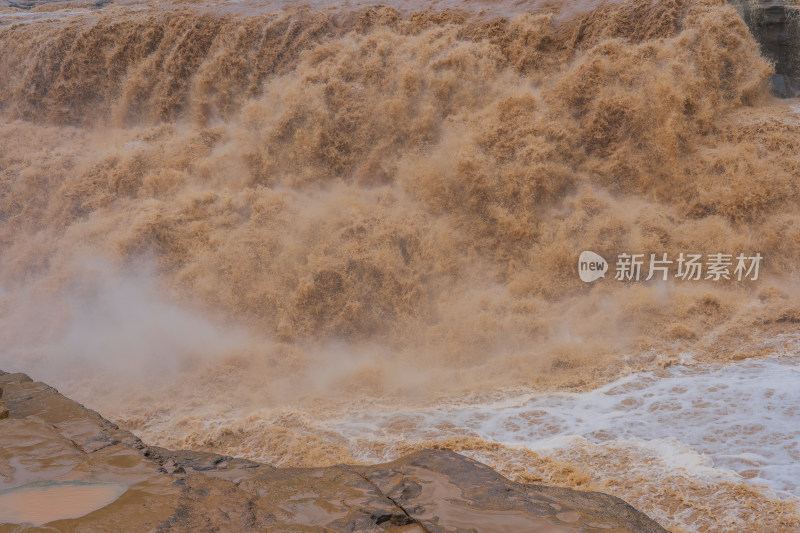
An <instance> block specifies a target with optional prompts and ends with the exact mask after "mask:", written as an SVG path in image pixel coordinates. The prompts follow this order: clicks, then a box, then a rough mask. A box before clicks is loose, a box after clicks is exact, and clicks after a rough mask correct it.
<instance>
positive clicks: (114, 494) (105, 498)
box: [0, 482, 128, 526]
mask: <svg viewBox="0 0 800 533" xmlns="http://www.w3.org/2000/svg"><path fill="white" fill-rule="evenodd" d="M126 490H128V488H127V486H126V485H123V484H121V483H80V482H63V483H58V482H47V483H33V484H30V485H24V486H22V487H18V488H15V489H9V490H5V491H0V524H4V523H11V524H33V525H37V526H38V525H42V524H47V523H49V522H54V521H56V520H65V519H70V518H80V517H81V516H84V515H87V514H89V513H91V512H92V511H96V510H98V509H102V508H103V507H105V506H106V505H109V504H111V503H113V502H114V501H115V500H116V499H117V498H119V497H120V496H122V495H123V494H124V493H125V491H126Z"/></svg>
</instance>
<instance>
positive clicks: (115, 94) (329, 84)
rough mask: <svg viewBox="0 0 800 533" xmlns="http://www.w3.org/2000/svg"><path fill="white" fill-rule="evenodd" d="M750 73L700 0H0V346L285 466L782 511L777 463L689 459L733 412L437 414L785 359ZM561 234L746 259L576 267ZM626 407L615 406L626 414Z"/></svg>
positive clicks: (684, 519)
mask: <svg viewBox="0 0 800 533" xmlns="http://www.w3.org/2000/svg"><path fill="white" fill-rule="evenodd" d="M770 72H771V71H770V65H769V63H768V62H767V61H766V60H765V59H764V58H763V57H761V55H760V54H759V47H758V44H757V43H756V42H755V41H754V40H753V38H752V37H751V34H750V33H749V31H748V28H747V26H746V25H745V23H744V22H743V21H742V19H741V18H740V17H739V15H738V14H737V12H736V10H735V9H734V8H733V7H731V6H730V5H728V4H727V3H725V2H717V1H707V0H699V1H692V0H688V1H672V0H657V1H655V2H651V1H649V0H648V1H637V0H633V1H624V2H617V3H607V4H599V3H594V4H593V3H583V4H564V5H560V4H557V3H555V4H550V3H537V2H528V3H522V4H513V3H507V4H503V3H497V4H495V3H490V2H469V3H463V4H461V3H453V2H451V3H438V4H436V3H434V4H426V3H424V2H419V3H414V4H410V3H405V2H403V3H397V5H395V6H391V5H390V6H370V5H368V4H367V3H355V4H348V5H346V6H341V5H336V4H335V3H327V2H320V3H315V4H310V5H302V6H300V5H296V4H294V3H291V2H283V3H280V2H277V3H274V4H266V5H265V4H261V3H259V4H255V3H253V4H248V3H242V2H213V3H185V4H180V3H176V4H165V3H157V4H154V3H148V2H128V3H115V4H110V5H107V6H106V7H104V8H102V9H98V8H97V7H96V6H93V5H82V4H79V3H74V4H53V5H49V4H46V5H43V6H40V7H37V8H35V9H33V10H31V11H21V10H18V9H12V8H8V9H0V117H2V119H1V120H0V180H1V182H0V183H2V185H0V339H2V340H0V346H1V347H2V348H0V368H3V369H4V370H20V371H25V372H27V373H29V374H31V375H33V376H35V377H36V378H37V379H42V380H46V381H48V382H50V383H52V384H54V385H56V386H59V387H60V388H61V390H62V391H63V392H64V393H65V394H68V395H70V396H72V397H74V398H76V399H78V400H80V401H83V402H85V403H86V404H87V405H88V406H89V407H91V408H94V409H97V410H98V411H100V412H101V413H102V414H103V415H105V416H107V417H110V418H112V419H114V420H115V421H117V422H119V423H121V424H122V425H123V426H124V427H126V428H127V429H131V430H132V431H134V432H136V433H137V434H139V435H141V436H142V437H143V438H144V439H145V440H147V441H149V442H152V443H154V444H161V445H166V446H171V447H181V446H183V447H193V448H199V449H208V450H213V451H216V452H219V453H231V454H241V455H243V456H249V457H252V458H258V459H267V460H269V461H270V462H273V463H275V464H281V465H326V464H333V463H338V462H342V461H356V462H370V461H374V460H379V459H380V460H383V459H391V458H394V457H396V456H397V455H399V454H400V453H402V452H403V451H406V450H408V449H415V448H421V447H424V446H428V445H431V444H437V445H444V446H449V447H452V448H453V449H456V450H458V451H462V452H465V453H468V454H469V453H471V454H473V456H476V457H480V458H481V459H482V460H484V461H486V462H488V463H489V464H490V465H492V466H494V467H496V468H498V469H499V470H500V471H501V472H503V473H505V474H508V475H512V476H517V477H518V478H520V479H525V480H546V481H547V482H551V483H559V484H564V485H567V486H578V487H593V488H601V489H602V490H605V491H607V492H611V493H613V494H616V495H619V496H621V497H623V498H626V499H628V500H629V501H631V502H632V503H635V504H636V505H637V507H639V508H640V509H642V510H643V511H644V512H646V513H648V514H650V515H651V516H654V517H656V518H657V519H659V520H660V521H661V523H662V524H664V525H665V526H667V527H673V528H676V530H680V529H683V530H687V531H694V530H698V531H722V530H731V529H733V530H741V531H762V530H763V531H793V530H796V529H797V528H798V527H800V526H798V520H800V518H798V511H797V507H796V506H797V498H798V494H800V493H799V492H797V491H794V490H795V489H796V487H795V489H792V488H791V487H788V488H787V487H784V486H783V485H781V484H780V482H779V481H775V482H774V483H773V484H772V485H770V483H772V482H773V481H774V480H773V481H770V480H772V479H773V478H770V477H769V476H768V475H767V474H766V473H763V472H762V473H761V474H754V475H752V476H751V477H749V478H748V477H747V475H748V474H747V470H748V469H747V468H745V467H741V468H740V467H736V468H734V467H731V468H729V469H728V470H730V471H731V476H729V477H726V476H727V475H728V474H727V473H723V474H724V475H723V474H720V472H718V471H715V472H710V471H707V470H702V469H699V470H698V469H697V468H694V467H695V466H697V465H698V464H700V465H701V466H702V465H705V467H708V468H711V469H712V470H714V469H716V470H720V469H723V468H722V466H720V465H719V464H711V465H708V464H706V463H704V461H706V459H708V457H710V456H713V455H714V454H715V453H716V454H718V455H719V454H722V455H724V453H723V452H720V451H719V450H720V449H724V448H725V441H726V439H731V442H733V440H735V439H736V438H738V437H737V435H738V434H739V430H737V429H735V428H734V429H729V430H728V431H730V433H729V434H725V435H723V436H722V437H719V438H720V439H721V440H722V444H721V445H720V446H717V447H714V448H713V450H712V448H709V449H708V450H705V449H701V448H702V446H700V445H699V444H698V445H697V446H695V445H694V444H691V445H690V444H688V443H687V442H688V441H681V440H680V439H681V438H683V435H682V434H679V432H678V431H677V430H676V432H675V434H674V435H673V434H667V435H660V436H658V437H656V436H654V437H653V439H652V442H650V440H649V439H648V436H647V435H638V434H637V435H628V437H630V438H635V439H640V440H644V441H648V442H650V444H648V446H649V448H648V447H647V446H643V445H641V443H636V446H633V445H632V444H631V443H630V442H628V443H627V444H626V443H623V442H621V441H620V440H619V439H616V440H615V439H614V438H612V437H613V435H610V436H609V435H606V437H605V440H603V438H599V437H598V438H595V439H594V440H592V438H589V437H587V436H586V435H588V434H589V433H591V432H590V431H587V432H586V434H584V433H581V431H578V430H575V433H574V435H573V436H574V437H575V438H576V439H578V438H583V439H584V440H585V442H583V441H581V442H579V443H578V444H574V443H573V444H574V445H573V444H570V446H567V447H553V446H550V445H548V446H545V447H544V448H542V447H537V442H539V441H540V440H547V438H549V437H552V436H553V435H552V434H539V433H536V432H533V433H532V434H526V436H525V437H524V438H523V437H519V438H516V437H515V438H511V439H509V438H506V437H507V436H508V433H503V432H498V431H494V430H493V429H492V428H489V429H487V428H486V427H484V426H480V428H479V429H478V430H476V429H475V428H476V427H478V426H476V425H475V423H473V422H469V423H468V422H464V421H463V420H462V423H461V425H459V424H458V423H455V422H453V421H452V420H450V418H451V417H452V416H455V415H454V414H453V413H456V411H454V410H449V411H448V409H451V408H452V409H455V407H453V406H454V405H455V406H460V407H459V408H468V407H469V406H472V407H473V408H475V409H477V410H478V411H480V410H481V409H485V408H486V405H487V404H488V405H495V404H497V402H500V403H499V405H501V406H502V405H505V404H503V402H510V403H509V404H508V405H520V404H521V403H525V402H527V401H528V400H531V401H541V402H545V404H547V402H549V401H550V400H549V398H551V396H549V394H553V393H554V394H564V393H565V391H571V393H580V394H584V395H591V394H598V392H597V391H598V390H603V389H598V387H602V386H604V385H607V384H609V383H616V381H615V380H619V379H623V380H624V379H631V380H633V381H634V382H636V383H639V382H642V380H643V382H645V383H650V382H648V381H647V379H649V378H648V377H647V376H650V374H648V372H656V373H658V372H667V374H664V375H661V374H659V375H658V376H657V377H659V378H664V379H673V378H674V379H677V380H678V381H680V380H682V379H686V380H690V379H691V378H690V377H687V376H689V375H691V376H693V375H695V374H692V372H696V373H699V374H700V375H705V374H704V372H705V373H708V375H710V376H716V375H718V373H719V372H722V371H723V370H720V369H725V368H737V369H738V368H744V369H745V370H747V369H748V368H749V367H740V366H735V365H742V364H745V365H746V364H748V361H744V362H742V361H743V360H745V359H748V358H752V357H755V358H760V357H763V356H768V355H773V354H783V356H784V357H788V358H789V359H788V360H789V361H790V362H789V363H781V364H785V368H786V371H785V372H786V373H789V374H788V375H792V374H791V372H792V371H793V370H792V369H793V368H795V367H794V366H793V364H792V363H791V361H792V359H791V358H792V357H793V354H794V353H795V351H796V339H795V337H794V336H792V335H791V334H792V333H793V332H794V331H796V328H797V323H798V322H800V308H798V307H797V305H796V301H797V297H798V294H799V293H800V290H798V278H797V272H798V271H797V266H796V265H797V264H798V260H800V209H798V205H800V204H798V200H800V188H799V187H798V184H797V175H798V170H800V160H798V154H800V107H798V105H797V104H796V103H794V102H793V101H792V100H785V101H779V100H775V99H773V98H772V97H771V96H770V93H769V74H770ZM584 250H592V251H594V252H597V253H599V254H600V255H602V256H603V257H605V258H606V259H609V261H611V260H612V258H614V257H616V256H618V255H619V254H622V253H643V254H647V255H648V256H649V254H650V253H654V254H658V255H660V254H662V253H666V254H668V255H669V256H670V257H677V256H678V255H679V254H680V253H686V254H688V253H691V254H715V253H725V254H732V255H734V256H735V255H736V254H739V253H745V254H747V255H753V254H755V253H759V254H761V256H763V260H762V263H761V270H760V273H759V278H758V280H756V281H751V280H745V281H741V282H739V281H737V280H736V279H731V280H724V279H723V280H721V281H711V280H708V281H706V280H700V281H686V280H679V279H674V277H671V278H670V280H669V281H660V280H658V279H655V280H651V281H649V282H645V281H639V282H636V281H618V280H615V279H613V269H614V265H613V264H612V265H611V269H612V270H611V271H610V272H609V274H608V275H607V276H606V279H603V280H599V281H597V282H594V283H591V284H587V283H584V282H582V281H581V280H580V279H579V277H578V275H577V260H578V256H579V254H580V253H581V252H582V251H584ZM781 361H785V359H782V360H781ZM676 365H678V366H679V367H680V368H684V367H683V366H681V365H689V367H690V368H693V369H694V370H691V371H688V370H687V372H689V374H687V375H684V374H681V373H680V372H678V374H677V377H675V375H673V374H669V372H672V370H670V369H674V368H675V367H676ZM716 365H719V366H716ZM730 365H734V366H730ZM782 368H783V367H782ZM745 370H743V371H745ZM681 372H683V370H681ZM632 373H639V374H636V375H635V376H633V377H627V378H626V376H630V375H631V374H632ZM723 375H727V374H723ZM737 375H738V374H737ZM642 376H644V377H642ZM731 379H733V378H731ZM637 380H638V381H637ZM659 383H661V382H659ZM647 386H648V387H649V386H650V385H647ZM726 386H727V385H726ZM762 389H763V390H762ZM762 389H759V391H760V392H759V394H766V393H767V392H768V389H769V387H763V388H762ZM665 390H666V392H664V395H663V396H659V397H660V398H670V397H675V398H680V397H682V395H685V394H686V393H687V391H686V390H683V391H682V390H681V388H680V387H677V388H675V389H674V390H673V389H665ZM687 390H688V389H687ZM691 390H695V389H691ZM787 390H788V389H787ZM592 391H594V392H592ZM643 394H646V393H643ZM520 395H528V396H525V398H526V399H525V400H524V402H523V401H522V400H520V399H519V398H521V396H520ZM700 396H702V395H700ZM580 397H581V398H583V397H586V396H580ZM695 399H696V400H697V402H701V400H702V398H695ZM636 401H637V399H636V398H634V397H632V398H631V402H633V403H629V404H620V405H618V406H615V407H614V408H613V409H611V411H610V413H611V416H613V415H614V413H617V414H619V415H620V416H623V417H624V416H628V415H626V414H625V413H626V411H625V409H626V408H627V407H630V408H631V413H629V414H630V419H631V420H632V421H636V420H640V421H641V420H645V419H646V416H645V417H644V418H642V417H640V416H639V415H635V414H633V410H634V407H635V404H636ZM720 401H723V402H728V403H730V401H729V399H728V400H725V399H724V398H723V400H720ZM526 405H527V404H526ZM547 405H550V404H547ZM698 405H699V404H697V403H692V402H688V403H687V402H685V403H684V404H681V405H680V406H679V407H677V408H676V411H680V412H682V413H684V414H685V413H689V414H691V412H692V409H693V408H696V407H697V406H698ZM759 405H761V404H759ZM464 406H467V407H464ZM626 406H627V407H626ZM534 407H535V406H534ZM409 409H410V410H411V413H412V414H413V413H417V414H416V415H414V416H411V415H408V412H407V411H408V410H409ZM543 409H544V408H543ZM530 411H531V412H530V413H528V414H527V415H526V416H524V417H522V419H521V421H520V420H519V419H518V420H515V421H510V418H509V416H510V415H508V411H506V410H503V409H500V410H498V411H497V412H492V413H491V414H486V413H484V415H483V416H484V417H485V419H487V420H490V421H491V420H496V421H497V424H500V425H501V426H503V425H508V424H516V425H517V427H518V428H520V427H521V428H523V429H525V428H526V427H531V428H536V427H539V425H540V424H541V423H542V422H541V420H539V419H537V415H536V414H535V413H536V409H535V408H532V409H531V410H530ZM430 412H435V413H436V416H433V418H431V417H429V416H428V414H430ZM526 412H527V411H526ZM370 413H372V414H373V415H374V416H375V417H376V418H374V419H371V421H370V423H369V424H368V425H367V426H359V425H358V424H361V423H363V422H364V421H363V420H361V418H363V417H368V418H369V416H373V415H370ZM375 413H378V414H375ZM392 413H398V414H397V418H396V419H392V416H393V415H392ZM401 413H406V414H405V415H404V414H401ZM426 413H428V414H426ZM531 413H533V414H531ZM406 415H408V416H406ZM687 416H689V415H687ZM698 416H699V415H698ZM719 416H720V418H722V417H728V418H725V420H731V419H735V416H736V412H735V410H734V411H733V412H732V413H731V412H726V413H724V414H719ZM748 416H749V415H748ZM755 416H758V414H756V415H755ZM787 416H788V420H789V421H790V422H791V421H792V420H795V421H796V418H792V416H795V417H796V415H792V414H791V413H789V415H787ZM637 417H638V418H637ZM731 417H733V418H731ZM690 419H691V416H690ZM698 419H699V420H703V421H704V422H701V423H702V424H707V425H709V427H710V423H709V422H708V420H707V419H705V418H702V417H700V418H698ZM376 420H378V421H377V422H376ZM431 420H433V422H431ZM687 423H689V424H691V422H687ZM470 424H471V425H470ZM537 424H539V425H537ZM734 426H735V424H734ZM364 427H366V428H367V429H363V428H364ZM509 427H510V426H509ZM542 427H544V426H542ZM565 427H567V429H569V428H572V427H573V426H570V425H567V426H565ZM726 427H728V426H726ZM765 427H766V428H767V430H766V435H767V437H765V439H766V440H767V441H768V440H769V438H768V437H769V435H771V433H770V432H771V428H772V427H773V426H771V425H769V424H766V425H765ZM359 428H362V429H359ZM481 428H482V429H481ZM613 428H614V430H615V431H620V432H624V431H623V429H622V427H621V426H613ZM511 430H513V428H511ZM514 431H516V430H513V431H511V433H514ZM565 431H567V430H565ZM741 432H742V433H744V434H745V435H746V434H748V433H747V429H746V428H745V429H742V430H741ZM545 433H546V432H545ZM556 433H557V434H558V432H556ZM762 433H763V432H762ZM754 434H761V433H759V432H758V431H756V432H755V433H754ZM548 435H549V436H548ZM558 435H561V436H563V434H558ZM595 437H596V435H595ZM626 438H627V437H626ZM670 438H672V439H677V440H678V441H679V442H678V444H677V445H675V446H673V447H672V448H670V449H669V450H665V449H663V448H658V446H657V445H656V444H658V445H661V444H664V442H666V440H669V439H670ZM686 438H688V437H686ZM658 439H661V440H658ZM664 439H666V440H664ZM788 439H789V441H788V442H789V444H791V441H792V439H795V440H796V436H795V437H792V436H789V437H788ZM701 440H702V438H701ZM656 441H657V442H656ZM670 442H671V441H670ZM754 442H756V441H754ZM758 442H761V441H758ZM765 442H766V441H765ZM598 443H599V444H598ZM609 443H610V444H609ZM684 445H685V447H687V448H688V449H689V452H687V453H689V455H691V454H696V455H697V457H699V459H698V458H697V457H695V456H694V455H692V459H691V460H689V462H688V463H686V461H683V462H681V461H677V462H675V461H672V462H670V460H668V459H669V458H670V457H673V456H674V455H675V453H676V452H675V450H676V449H678V448H680V447H681V446H684ZM637 446H638V447H637ZM698 446H699V447H698ZM554 450H555V451H554ZM741 453H744V452H741ZM776 453H777V452H776ZM787 453H788V452H787ZM704 454H705V455H704ZM678 455H679V456H680V454H678ZM779 455H780V454H778V455H773V456H771V457H773V458H774V457H778V456H779ZM681 457H683V456H681ZM665 458H667V459H665ZM684 458H685V457H684ZM751 459H752V458H751ZM765 460H766V461H767V464H766V465H762V464H760V463H759V465H757V466H758V468H761V469H763V468H767V467H769V466H770V465H771V463H769V461H771V460H772V459H765ZM775 460H777V459H775ZM659 461H661V462H662V463H665V464H666V466H665V465H664V464H661V463H658V462H659ZM698 461H699V462H698ZM656 463H658V464H656ZM689 463H691V464H689ZM631 465H632V466H631ZM693 465H694V466H693ZM728 466H730V465H728ZM772 466H774V465H772ZM725 468H727V467H725ZM728 470H726V472H728ZM751 470H752V469H751ZM653 472H659V475H658V476H654V475H653ZM662 474H663V475H662ZM712 474H713V475H712ZM762 474H763V475H762ZM720 476H721V477H720ZM737 476H738V477H737ZM776 479H777V478H776ZM765 480H766V481H765ZM765 487H766V488H765ZM775 491H778V492H777V493H776V492H775ZM781 491H782V492H781ZM793 491H794V492H793Z"/></svg>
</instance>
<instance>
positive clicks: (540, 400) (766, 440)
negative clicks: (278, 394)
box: [324, 354, 800, 498]
mask: <svg viewBox="0 0 800 533" xmlns="http://www.w3.org/2000/svg"><path fill="white" fill-rule="evenodd" d="M799 406H800V359H799V358H798V356H797V355H796V354H795V355H784V356H776V357H772V358H768V359H764V360H748V361H744V362H741V363H738V364H729V365H717V364H714V365H697V366H692V365H677V366H673V367H669V368H666V369H663V370H659V371H654V372H643V373H637V374H632V375H630V376H627V377H624V378H622V379H619V380H617V381H614V382H612V383H609V384H608V385H605V386H603V387H600V388H598V389H595V390H592V391H590V392H581V393H570V392H557V393H548V394H534V393H527V394H522V395H519V396H509V397H506V398H502V399H496V400H494V401H490V402H488V403H471V400H469V399H464V400H462V401H459V402H455V403H453V404H450V405H437V406H433V407H430V408H426V409H402V408H400V409H398V408H397V406H392V407H388V408H386V409H380V408H375V409H371V410H364V411H357V412H352V413H348V414H347V415H346V416H343V417H341V418H338V419H334V420H330V421H328V422H327V423H325V424H324V428H325V429H326V430H328V431H334V432H336V433H339V434H341V435H342V436H344V437H346V438H347V439H349V440H350V441H353V442H355V441H359V440H375V439H384V440H385V441H387V442H393V441H395V440H397V439H398V438H401V439H404V440H414V439H420V440H427V441H430V440H435V439H437V438H441V439H444V438H448V437H452V436H461V437H464V436H471V437H477V438H480V439H483V440H485V441H487V442H494V443H498V444H502V445H505V446H510V447H525V448H528V449H530V450H532V451H535V452H538V453H540V454H549V453H553V452H555V451H557V450H560V449H565V448H569V447H571V446H583V445H586V443H590V444H594V445H599V446H608V447H614V448H617V449H619V448H629V449H631V450H635V451H636V452H638V453H640V454H643V455H644V456H645V457H648V458H650V459H652V463H651V464H649V465H648V466H649V467H650V475H651V476H656V477H657V476H659V475H660V474H668V473H671V471H674V470H682V471H684V472H686V473H688V474H690V475H692V476H694V477H696V478H699V479H702V480H706V481H710V482H717V481H723V480H727V481H733V482H745V483H748V484H751V485H754V486H764V487H768V488H769V489H771V490H773V491H774V492H775V493H779V494H781V495H783V496H785V497H789V498H800V407H799ZM362 459H364V460H368V461H379V460H381V459H384V458H383V457H369V456H365V457H362ZM631 467H635V465H633V464H632V465H631Z"/></svg>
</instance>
